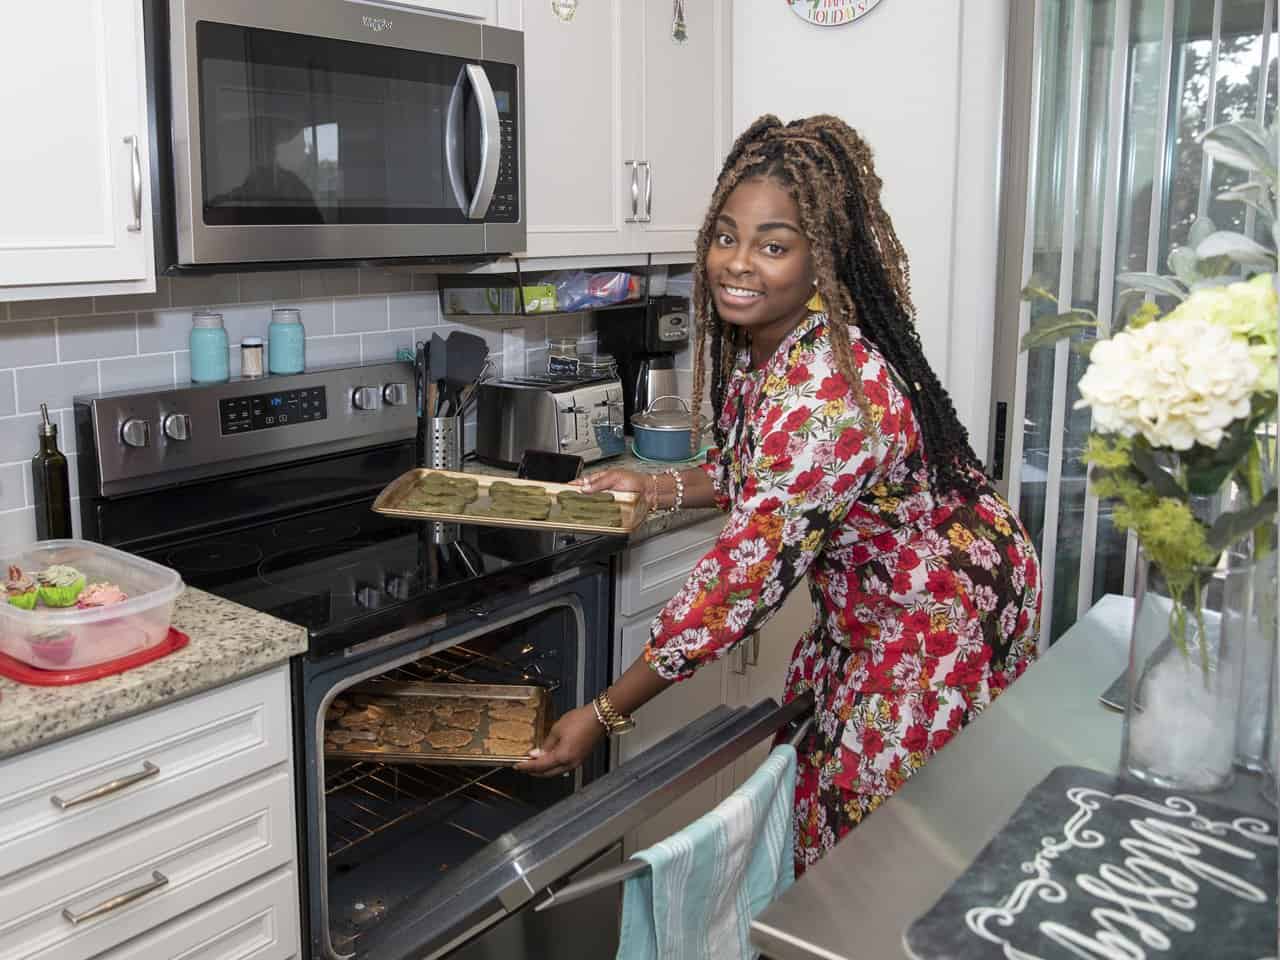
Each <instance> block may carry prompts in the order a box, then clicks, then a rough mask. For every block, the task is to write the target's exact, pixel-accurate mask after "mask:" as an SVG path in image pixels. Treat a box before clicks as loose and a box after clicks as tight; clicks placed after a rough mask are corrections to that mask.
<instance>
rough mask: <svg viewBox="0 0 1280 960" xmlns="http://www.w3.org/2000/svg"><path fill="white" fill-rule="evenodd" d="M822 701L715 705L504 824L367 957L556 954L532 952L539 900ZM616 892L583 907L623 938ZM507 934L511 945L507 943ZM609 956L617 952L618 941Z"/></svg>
mask: <svg viewBox="0 0 1280 960" xmlns="http://www.w3.org/2000/svg"><path fill="white" fill-rule="evenodd" d="M812 709H813V699H812V695H811V694H810V695H806V696H804V697H802V698H799V699H797V700H794V701H792V702H791V703H788V704H786V705H785V706H781V707H780V706H778V704H777V703H776V702H775V701H774V700H772V699H765V700H761V701H760V702H759V703H757V704H756V705H755V706H752V707H738V708H731V707H717V708H715V709H714V710H711V711H709V712H708V713H706V714H704V715H703V716H702V717H700V718H699V719H698V720H696V721H694V722H693V723H691V724H689V725H688V726H687V727H685V728H684V729H683V730H681V731H680V732H678V733H676V734H674V735H672V736H671V737H668V738H667V739H666V740H663V741H662V742H661V743H659V744H657V745H656V746H654V747H652V748H651V749H649V750H648V751H646V752H645V753H643V754H641V755H640V756H638V757H635V758H633V759H632V760H630V761H629V762H627V763H625V764H623V765H622V766H620V767H618V768H617V769H616V770H613V771H612V772H610V773H608V774H606V775H605V776H603V777H600V778H599V779H597V780H595V781H593V782H592V783H590V784H588V785H587V786H586V787H585V788H583V789H582V790H581V791H579V792H578V793H575V794H574V795H573V796H571V797H569V798H567V799H565V800H563V801H561V802H560V803H558V804H556V805H555V806H553V807H549V808H548V809H546V810H544V811H542V812H541V813H539V814H536V815H535V816H534V817H532V818H531V819H529V820H526V821H525V822H524V823H522V824H520V826H518V827H516V828H515V829H514V830H511V831H509V832H508V833H505V834H503V835H502V836H501V837H499V838H498V839H497V840H496V841H494V842H493V843H492V844H490V845H489V846H488V847H486V848H485V849H484V850H483V851H481V852H480V853H478V854H476V855H475V856H473V857H472V858H471V859H469V860H467V861H466V862H465V863H462V864H461V865H459V866H458V867H457V868H455V869H453V870H451V871H450V872H449V873H448V875H447V876H446V877H444V878H443V879H440V880H438V881H435V882H434V883H431V884H430V889H429V890H424V892H423V893H422V894H421V895H415V896H410V897H408V898H407V899H406V900H405V901H404V902H403V903H402V905H401V906H400V907H398V908H396V911H395V913H394V915H389V916H387V917H386V918H384V920H383V922H382V923H381V924H379V925H378V927H377V928H376V929H375V930H370V931H369V932H368V934H367V935H366V936H364V937H361V938H360V940H359V943H358V947H357V950H356V954H355V956H356V957H357V958H359V960H411V958H412V960H435V958H437V957H448V956H457V957H459V958H467V960H471V958H472V957H476V958H479V957H486V958H487V957H500V956H503V957H512V956H522V955H530V956H532V955H537V956H551V955H554V954H549V953H547V952H546V948H545V945H544V946H543V947H541V948H539V947H534V950H533V952H532V953H530V952H529V949H528V948H529V947H531V946H534V945H533V944H531V943H529V941H528V940H527V939H525V940H523V941H522V938H524V937H527V936H529V935H530V933H531V932H532V931H533V929H534V928H535V927H536V925H537V924H539V923H541V922H544V921H541V920H540V919H536V918H541V917H544V916H547V915H546V914H536V915H535V913H534V911H533V909H532V908H533V906H535V901H542V900H545V899H547V898H548V897H550V896H551V895H552V894H553V893H554V891H555V890H556V889H558V888H560V887H562V886H564V885H566V884H567V883H569V882H572V881H573V880H575V879H581V878H582V877H584V876H588V875H590V873H592V872H594V871H596V870H600V869H604V868H607V867H609V866H613V865H615V864H617V863H618V861H619V859H620V849H621V847H620V844H621V840H622V837H623V835H624V834H626V833H627V832H628V831H629V830H631V829H633V828H634V827H637V826H639V825H640V824H642V823H644V822H645V821H646V820H647V819H648V818H650V817H651V816H653V815H654V814H655V813H657V812H658V811H660V810H661V809H663V808H664V807H665V806H666V805H667V804H669V803H670V802H671V801H672V800H674V799H675V798H677V797H679V796H680V795H682V794H684V793H686V792H687V791H689V790H690V789H692V788H693V787H695V786H696V785H697V784H699V783H701V782H703V781H704V780H706V779H707V778H708V777H711V776H714V775H715V774H716V773H717V772H718V771H720V770H721V769H723V768H724V767H726V766H728V765H729V764H730V763H732V762H733V761H734V760H735V759H736V758H738V757H739V756H741V755H742V754H743V753H745V752H746V751H747V750H749V749H751V747H753V746H755V745H756V744H758V743H760V742H761V741H762V740H764V739H765V738H767V737H769V736H770V735H772V734H774V733H776V732H777V731H779V730H781V729H783V728H785V727H787V726H788V725H790V724H792V723H794V722H796V721H797V720H799V719H800V718H802V717H804V716H807V715H808V714H809V713H810V712H811V711H812ZM426 886H427V884H424V888H425V887H426ZM607 897H608V906H607V907H605V908H604V909H602V904H600V903H590V902H589V901H582V903H583V904H584V905H586V907H585V911H584V916H589V917H591V918H592V920H593V923H594V924H596V925H603V924H607V925H608V926H609V928H610V929H611V930H612V932H613V934H614V936H615V938H616V931H617V920H618V913H617V909H616V906H617V902H618V901H617V897H618V890H617V888H614V889H613V890H612V891H608V892H607ZM575 906H576V904H575ZM565 910H566V908H561V911H560V914H559V916H558V917H557V918H556V921H555V922H556V930H557V932H558V934H559V938H560V939H559V943H560V947H561V948H562V949H563V950H564V952H565V955H566V956H574V957H582V956H596V955H598V954H597V953H594V952H592V950H591V949H590V947H589V945H588V944H585V943H584V937H589V936H590V934H589V933H588V931H587V930H585V929H583V928H582V927H580V926H579V925H578V924H576V923H571V922H567V921H568V919H569V918H567V917H566V916H564V911H565ZM547 922H549V921H547ZM508 928H509V929H508ZM570 932H571V935H570V936H566V934H567V933H570ZM490 941H493V943H494V946H493V947H492V948H491V947H489V943H490ZM499 941H501V942H502V943H503V944H505V945H504V946H497V943H498V942H499ZM614 942H615V944H616V939H615V941H614ZM517 944H520V946H517ZM513 950H517V951H518V952H512V951H513ZM604 955H611V951H610V953H609V954H604Z"/></svg>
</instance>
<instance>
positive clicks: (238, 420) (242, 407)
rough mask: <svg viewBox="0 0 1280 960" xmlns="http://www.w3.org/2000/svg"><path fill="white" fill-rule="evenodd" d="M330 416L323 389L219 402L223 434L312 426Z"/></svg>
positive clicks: (263, 394) (290, 391) (229, 398)
mask: <svg viewBox="0 0 1280 960" xmlns="http://www.w3.org/2000/svg"><path fill="white" fill-rule="evenodd" d="M327 416H328V408H327V405H326V403H325V392H324V387H322V386H321V387H307V388H305V389H303V390H281V391H279V392H277V393H258V394H254V395H253V396H251V397H223V398H222V399H220V400H219V401H218V420H219V421H220V423H221V426H222V435H223V436H224V437H225V436H227V435H228V434H234V433H248V432H249V431H251V430H269V429H271V428H272V427H287V426H289V425H291V424H299V423H310V422H311V421H313V420H323V419H325V418H326V417H327Z"/></svg>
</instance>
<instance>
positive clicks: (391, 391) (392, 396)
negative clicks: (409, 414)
mask: <svg viewBox="0 0 1280 960" xmlns="http://www.w3.org/2000/svg"><path fill="white" fill-rule="evenodd" d="M382 399H383V400H385V401H386V403H387V406H389V407H403V406H404V405H405V404H407V403H408V402H409V385H408V384H407V383H388V384H387V385H386V386H385V387H383V388H382Z"/></svg>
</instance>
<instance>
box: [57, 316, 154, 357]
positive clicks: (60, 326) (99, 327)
mask: <svg viewBox="0 0 1280 960" xmlns="http://www.w3.org/2000/svg"><path fill="white" fill-rule="evenodd" d="M57 330H58V359H59V360H60V361H61V362H62V363H68V362H71V361H75V360H100V359H102V358H104V357H127V356H137V354H138V318H137V315H136V314H132V313H120V314H111V315H110V316H105V317H104V316H87V317H63V318H62V319H60V320H58V321H57Z"/></svg>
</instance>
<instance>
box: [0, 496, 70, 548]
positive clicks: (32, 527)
mask: <svg viewBox="0 0 1280 960" xmlns="http://www.w3.org/2000/svg"><path fill="white" fill-rule="evenodd" d="M71 512H72V514H73V516H74V514H75V512H76V511H75V507H74V506H73V507H72V510H71ZM35 538H36V512H35V510H33V509H31V508H30V507H24V508H23V509H21V510H10V511H9V512H8V513H0V546H9V545H13V544H20V543H30V542H31V541H33V540H34V539H35Z"/></svg>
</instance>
